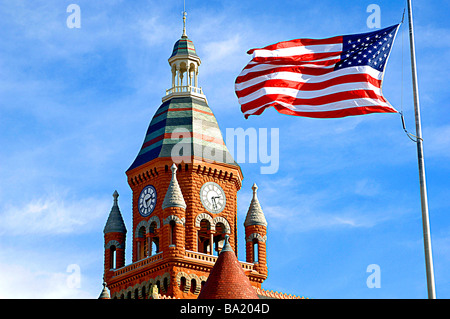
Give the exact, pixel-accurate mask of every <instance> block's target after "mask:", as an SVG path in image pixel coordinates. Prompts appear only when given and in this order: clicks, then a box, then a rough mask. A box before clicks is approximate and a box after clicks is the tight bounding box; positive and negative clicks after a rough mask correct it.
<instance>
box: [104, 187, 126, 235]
mask: <svg viewBox="0 0 450 319" xmlns="http://www.w3.org/2000/svg"><path fill="white" fill-rule="evenodd" d="M113 197H114V203H113V206H112V208H111V212H110V213H109V216H108V221H107V222H106V225H105V228H104V229H103V233H104V234H106V233H126V232H127V229H126V227H125V223H124V222H123V218H122V214H121V213H120V208H119V204H118V200H117V198H118V197H119V193H118V192H117V190H116V191H114V194H113Z"/></svg>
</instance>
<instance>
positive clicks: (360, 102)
mask: <svg viewBox="0 0 450 319" xmlns="http://www.w3.org/2000/svg"><path fill="white" fill-rule="evenodd" d="M274 102H275V101H274ZM271 103H273V102H270V103H267V104H264V105H261V106H258V107H257V108H254V109H250V110H248V111H246V112H244V114H246V115H251V114H254V113H256V111H258V110H259V109H261V108H263V107H265V106H266V105H268V104H271ZM276 103H277V104H280V105H282V106H284V107H286V108H289V109H291V110H292V111H294V112H311V113H314V112H326V111H338V110H343V109H351V108H355V107H365V106H378V105H380V106H384V107H389V108H391V109H392V110H394V111H395V109H394V108H393V107H392V106H391V105H390V104H389V103H386V102H381V101H379V100H374V99H370V98H361V99H353V100H346V101H339V102H334V103H327V104H322V105H318V106H311V105H295V106H293V105H291V104H287V103H284V102H281V101H276Z"/></svg>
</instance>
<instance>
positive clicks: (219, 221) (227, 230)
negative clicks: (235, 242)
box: [213, 216, 231, 234]
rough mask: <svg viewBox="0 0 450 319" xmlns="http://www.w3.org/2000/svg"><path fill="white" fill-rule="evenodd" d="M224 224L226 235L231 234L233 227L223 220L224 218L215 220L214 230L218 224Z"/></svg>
mask: <svg viewBox="0 0 450 319" xmlns="http://www.w3.org/2000/svg"><path fill="white" fill-rule="evenodd" d="M218 223H222V224H223V225H224V226H225V233H226V234H230V233H231V227H230V224H229V223H228V221H227V220H226V219H225V218H223V217H222V216H217V217H215V218H214V219H213V224H214V229H215V228H216V224H218Z"/></svg>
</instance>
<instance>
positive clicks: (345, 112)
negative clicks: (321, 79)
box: [244, 102, 397, 119]
mask: <svg viewBox="0 0 450 319" xmlns="http://www.w3.org/2000/svg"><path fill="white" fill-rule="evenodd" d="M272 106H273V107H274V108H275V109H276V110H277V111H278V112H279V113H282V114H286V115H295V116H303V117H310V118H339V117H346V116H353V115H364V114H370V113H397V111H396V110H394V109H392V108H390V107H386V106H382V105H370V106H359V107H352V108H347V109H340V110H333V111H323V112H302V111H293V110H291V109H289V108H287V107H284V106H282V105H279V104H278V103H276V102H274V103H273V104H271V105H267V106H265V107H262V108H260V109H259V110H258V111H256V112H255V113H253V114H244V116H245V118H246V119H248V117H249V116H250V115H260V114H262V112H264V110H265V109H266V108H269V107H272Z"/></svg>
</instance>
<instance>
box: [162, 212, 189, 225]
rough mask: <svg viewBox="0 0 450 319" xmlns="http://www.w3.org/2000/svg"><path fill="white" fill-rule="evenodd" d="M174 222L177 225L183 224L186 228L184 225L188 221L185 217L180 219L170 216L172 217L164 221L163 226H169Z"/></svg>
mask: <svg viewBox="0 0 450 319" xmlns="http://www.w3.org/2000/svg"><path fill="white" fill-rule="evenodd" d="M172 220H173V221H174V222H175V223H177V224H181V225H183V226H184V224H185V222H186V219H185V218H184V217H183V218H180V217H178V216H176V215H170V216H167V218H166V219H164V221H163V225H167V224H169V223H170V221H172Z"/></svg>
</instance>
